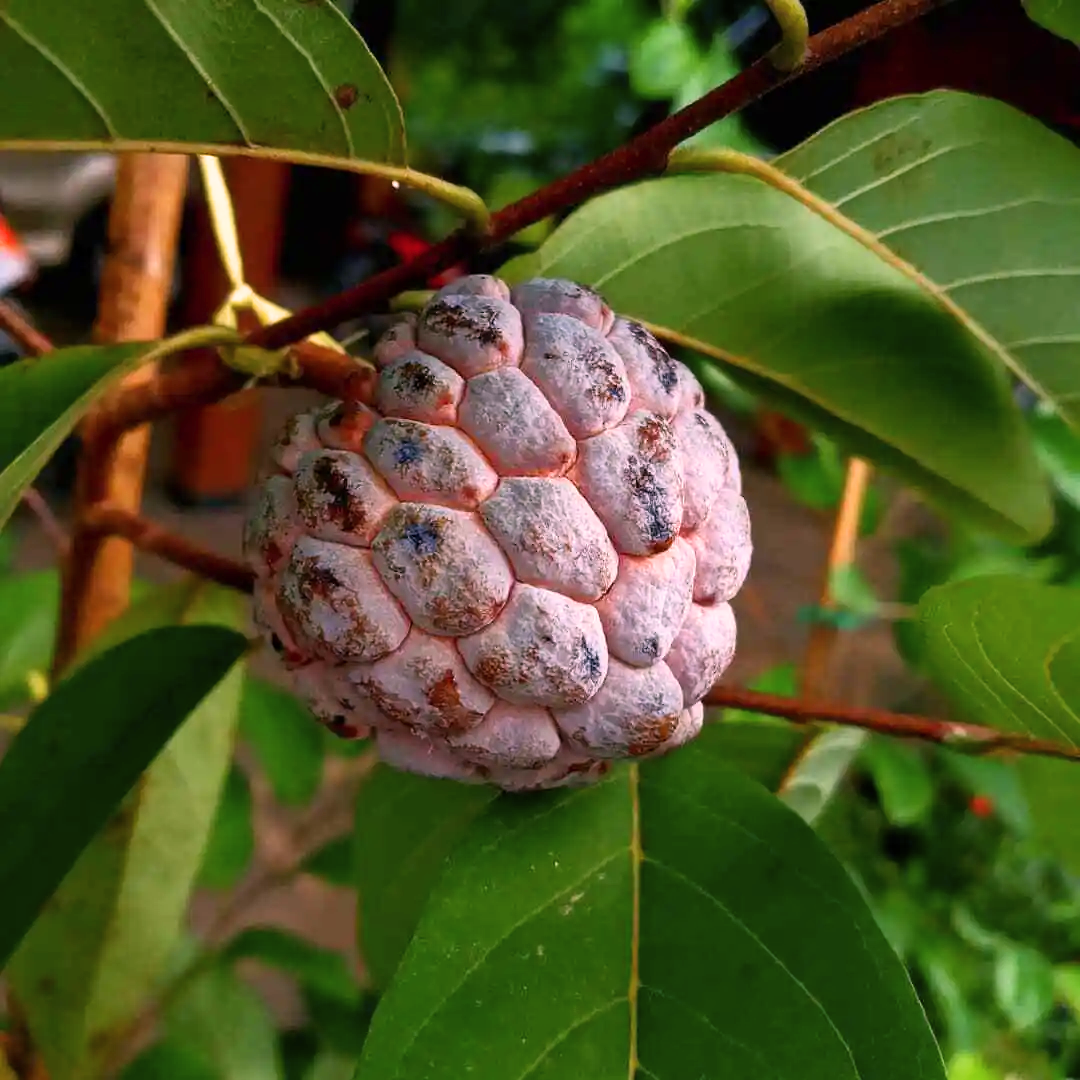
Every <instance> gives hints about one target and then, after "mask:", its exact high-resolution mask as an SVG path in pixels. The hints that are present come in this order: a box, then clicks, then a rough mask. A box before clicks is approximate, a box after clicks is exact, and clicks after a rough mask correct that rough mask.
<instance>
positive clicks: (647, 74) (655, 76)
mask: <svg viewBox="0 0 1080 1080" xmlns="http://www.w3.org/2000/svg"><path fill="white" fill-rule="evenodd" d="M700 63H701V57H700V54H699V51H698V46H697V42H696V41H694V35H693V33H692V32H691V31H690V29H689V28H688V27H687V26H686V25H685V23H682V22H674V21H672V20H670V19H656V20H655V21H654V22H653V23H652V25H651V26H650V27H649V29H648V30H646V31H645V34H644V36H643V37H642V39H641V41H639V42H638V44H637V47H636V48H635V49H634V51H633V52H632V53H631V55H630V85H631V86H632V87H633V88H634V93H636V94H638V95H639V96H640V97H643V98H667V97H673V96H674V95H675V94H676V92H677V91H678V90H679V88H680V87H681V86H682V84H683V83H684V82H686V80H687V79H689V78H690V77H691V76H692V75H693V74H694V73H695V72H696V70H697V68H698V66H699V65H700Z"/></svg>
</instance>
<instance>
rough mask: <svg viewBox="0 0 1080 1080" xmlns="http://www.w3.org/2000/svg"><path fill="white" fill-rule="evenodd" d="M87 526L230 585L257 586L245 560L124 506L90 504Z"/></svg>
mask: <svg viewBox="0 0 1080 1080" xmlns="http://www.w3.org/2000/svg"><path fill="white" fill-rule="evenodd" d="M83 528H85V529H86V530H87V531H88V532H92V533H95V534H97V535H100V536H122V537H123V538H124V539H125V540H127V541H128V543H130V544H131V545H132V546H133V547H135V548H137V549H138V550H139V551H145V552H148V553H149V554H151V555H157V556H158V557H159V558H162V559H165V560H167V561H168V562H171V563H173V564H174V565H176V566H180V567H183V569H185V570H190V571H192V573H195V574H199V575H200V576H201V577H204V578H208V579H209V580H210V581H216V582H217V583H218V584H219V585H225V586H226V587H227V588H230V589H237V590H239V591H240V592H246V593H250V592H251V591H252V589H253V588H254V584H255V575H254V574H253V573H252V572H251V571H250V570H249V569H248V568H247V567H246V566H244V564H243V563H240V562H236V561H235V560H234V559H230V558H227V557H226V556H224V555H219V554H217V552H214V551H208V550H207V549H206V548H202V547H200V546H199V545H198V544H193V543H192V542H191V541H190V540H188V539H187V537H184V536H180V535H179V534H178V533H174V532H169V530H168V529H164V528H162V527H161V526H160V525H157V524H155V523H154V522H153V521H149V520H147V519H146V518H144V517H141V516H140V515H138V514H136V513H134V512H133V511H131V510H126V509H124V508H123V507H121V506H110V505H108V504H107V503H99V504H98V505H96V506H91V507H89V508H88V509H87V510H86V513H85V514H84V516H83Z"/></svg>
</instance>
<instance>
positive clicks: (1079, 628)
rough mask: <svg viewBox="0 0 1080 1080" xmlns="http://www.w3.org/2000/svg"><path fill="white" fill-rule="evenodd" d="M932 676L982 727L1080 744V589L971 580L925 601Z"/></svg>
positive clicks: (922, 615)
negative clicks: (1021, 732) (1079, 640)
mask: <svg viewBox="0 0 1080 1080" xmlns="http://www.w3.org/2000/svg"><path fill="white" fill-rule="evenodd" d="M919 620H920V625H921V629H922V634H923V645H924V650H925V651H924V656H925V660H926V663H927V666H928V667H929V669H930V673H931V674H932V675H933V677H934V678H935V679H936V681H937V682H938V683H939V684H940V685H941V686H942V688H943V689H944V690H945V691H946V692H947V693H949V695H950V696H951V697H953V698H954V700H955V701H956V702H957V704H958V705H959V706H960V707H961V708H962V709H963V710H964V711H965V712H966V713H967V714H968V715H969V716H970V717H971V719H973V720H975V721H976V722H978V723H980V724H985V725H987V726H988V727H998V728H1004V729H1005V730H1008V731H1023V732H1027V733H1028V734H1030V735H1034V736H1038V737H1040V738H1045V739H1057V740H1060V741H1061V742H1064V743H1067V744H1071V745H1074V746H1075V745H1080V715H1078V709H1080V644H1078V642H1077V640H1076V636H1077V635H1078V634H1080V590H1077V589H1074V588H1071V587H1067V586H1055V585H1043V584H1041V583H1039V582H1034V581H1029V580H1027V579H1025V578H1020V577H1008V576H1005V575H993V576H987V577H976V578H969V579H968V580H966V581H958V582H952V583H949V584H946V585H939V586H937V587H935V588H933V589H930V590H928V591H927V592H926V594H925V595H924V596H923V598H922V600H921V601H920V604H919Z"/></svg>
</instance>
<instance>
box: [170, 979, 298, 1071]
mask: <svg viewBox="0 0 1080 1080" xmlns="http://www.w3.org/2000/svg"><path fill="white" fill-rule="evenodd" d="M165 1030H166V1033H167V1036H168V1039H169V1041H170V1042H176V1043H179V1044H181V1045H183V1046H184V1047H186V1048H187V1049H188V1050H189V1051H191V1052H192V1053H193V1054H196V1055H197V1056H198V1057H199V1058H200V1059H201V1060H202V1061H203V1062H205V1063H206V1064H207V1065H208V1066H210V1067H211V1068H212V1069H213V1071H214V1075H215V1076H216V1077H217V1078H218V1080H283V1076H284V1074H283V1070H282V1064H281V1055H280V1053H279V1051H278V1042H277V1032H276V1031H275V1029H274V1021H273V1018H272V1017H271V1015H270V1012H269V1010H268V1009H267V1007H266V1005H265V1004H264V1002H263V1000H262V998H261V997H259V995H258V993H256V991H255V990H253V989H252V988H251V987H250V986H248V984H247V983H245V982H244V981H243V980H242V979H240V978H239V977H238V976H237V975H235V974H234V973H233V972H232V970H231V969H230V968H228V967H225V966H222V965H218V966H215V967H212V968H210V969H209V970H208V971H206V972H204V973H203V974H201V975H199V976H198V977H197V978H195V979H192V980H191V982H190V983H189V984H188V985H187V986H185V987H184V989H183V991H182V992H181V993H180V994H178V995H177V998H176V1000H175V1001H173V1002H172V1003H171V1004H170V1005H169V1007H168V1008H167V1010H166V1012H165Z"/></svg>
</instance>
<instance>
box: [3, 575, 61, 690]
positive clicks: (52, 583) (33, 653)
mask: <svg viewBox="0 0 1080 1080" xmlns="http://www.w3.org/2000/svg"><path fill="white" fill-rule="evenodd" d="M59 606H60V575H59V574H58V573H57V572H56V571H55V570H39V571H37V572H36V573H30V574H18V575H16V576H15V577H10V578H4V579H2V580H0V702H7V701H11V700H13V699H16V700H21V701H25V700H28V695H27V688H26V677H27V675H29V674H30V672H31V671H48V670H49V666H50V663H51V661H52V650H53V639H54V638H55V636H56V618H57V611H58V610H59Z"/></svg>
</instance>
